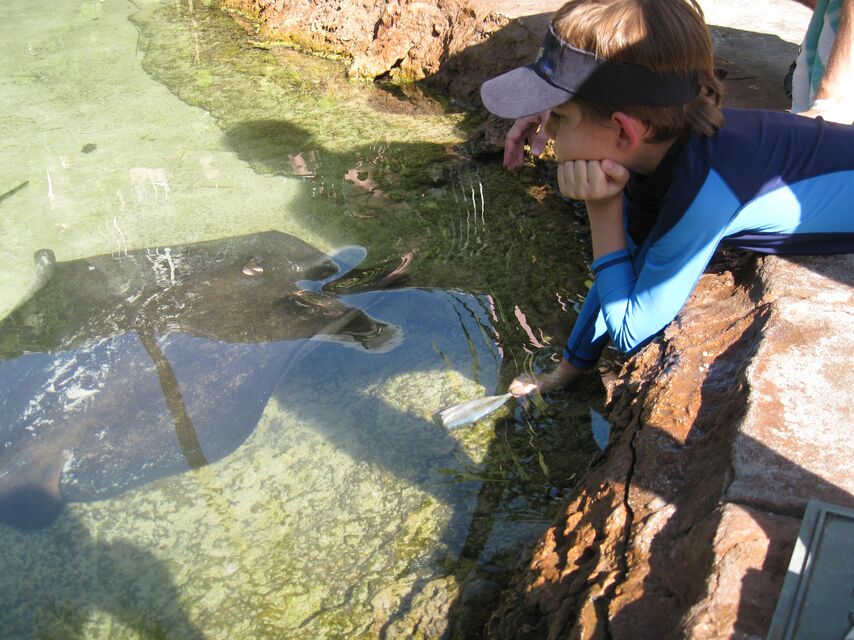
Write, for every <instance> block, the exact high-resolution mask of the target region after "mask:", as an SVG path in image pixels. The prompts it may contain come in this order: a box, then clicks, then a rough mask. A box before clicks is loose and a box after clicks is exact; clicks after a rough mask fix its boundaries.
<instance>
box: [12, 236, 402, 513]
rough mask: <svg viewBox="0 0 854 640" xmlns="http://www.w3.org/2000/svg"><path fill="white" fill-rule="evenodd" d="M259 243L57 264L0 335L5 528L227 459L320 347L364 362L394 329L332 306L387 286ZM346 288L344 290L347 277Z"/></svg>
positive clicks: (383, 277)
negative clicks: (348, 352) (345, 296)
mask: <svg viewBox="0 0 854 640" xmlns="http://www.w3.org/2000/svg"><path fill="white" fill-rule="evenodd" d="M365 254H366V252H365V250H364V249H362V248H360V247H348V248H346V249H345V250H343V251H341V252H340V253H339V254H337V255H336V256H335V257H332V256H327V255H325V254H323V253H322V252H320V251H318V250H316V249H314V248H312V247H311V246H310V245H308V244H306V243H305V242H303V241H301V240H299V239H298V238H296V237H294V236H290V235H288V234H285V233H280V232H272V231H271V232H266V233H258V234H253V235H247V236H239V237H233V238H226V239H223V240H214V241H208V242H200V243H193V244H186V245H181V246H172V247H168V248H167V247H162V248H156V249H141V250H137V251H133V252H129V253H126V254H124V253H123V254H121V255H118V256H116V255H102V256H95V257H90V258H85V259H80V260H73V261H68V262H56V261H55V259H54V258H53V254H52V253H51V252H49V251H46V250H43V251H40V252H37V253H36V256H35V261H36V265H37V272H38V276H37V278H36V285H34V287H33V289H34V290H32V291H31V297H29V299H27V300H26V301H25V302H24V303H23V304H21V305H20V306H19V307H18V308H16V309H15V310H14V311H13V312H12V313H11V314H9V315H8V316H7V317H6V318H5V319H4V320H3V321H2V322H0V389H2V390H3V393H2V396H0V522H3V523H5V524H8V525H10V526H13V527H17V528H22V529H37V528H41V527H44V526H47V525H49V524H50V523H51V522H52V521H53V520H54V519H55V518H56V517H57V516H58V515H59V513H60V512H61V510H62V508H63V505H64V504H65V502H68V501H92V500H100V499H104V498H109V497H111V496H115V495H119V494H120V493H122V492H124V491H127V490H129V489H131V488H134V487H137V486H140V485H142V484H145V483H147V482H150V481H152V480H154V479H157V478H160V477H163V476H167V475H173V474H176V473H181V472H183V471H186V470H188V469H193V468H198V467H200V466H203V465H205V464H208V463H209V462H213V461H215V460H218V459H220V458H222V457H224V456H226V455H228V454H229V453H230V452H232V451H234V450H235V449H236V448H237V447H238V446H240V444H241V443H243V442H244V440H245V439H246V438H247V437H248V436H249V434H250V433H251V432H252V430H253V429H254V428H255V426H256V424H257V422H258V420H259V418H260V416H261V413H262V412H263V409H264V407H265V406H266V404H267V402H268V400H269V398H270V395H271V393H272V392H273V389H274V387H275V385H276V384H277V383H278V381H279V380H280V379H281V377H282V375H283V374H284V373H285V372H286V371H287V369H288V367H289V366H290V365H292V364H293V363H294V362H295V361H296V360H298V359H301V358H303V357H304V356H305V354H306V353H307V351H308V350H309V349H310V348H311V345H312V344H315V341H317V340H324V341H334V342H336V343H339V344H341V345H344V346H347V347H350V348H354V349H359V350H363V351H366V352H377V353H381V352H387V351H388V350H390V349H392V348H394V347H395V346H397V345H398V344H400V342H401V340H402V330H401V328H400V327H397V326H394V325H391V324H388V323H384V322H381V321H379V320H376V319H374V318H372V317H371V316H369V315H368V314H367V313H365V311H364V310H360V309H357V308H354V307H351V306H348V305H347V304H345V303H344V302H342V301H341V300H340V299H339V298H338V294H339V293H346V292H347V291H348V287H352V288H353V289H354V290H370V289H377V288H382V287H384V286H386V285H389V284H394V283H395V282H397V281H398V280H399V279H400V278H402V277H403V276H404V275H405V272H406V267H407V266H408V261H409V259H410V258H409V257H407V258H405V259H404V261H403V263H402V264H391V265H390V266H388V267H384V266H382V265H381V266H380V267H374V268H371V269H366V270H361V271H360V270H358V269H356V268H355V267H356V265H357V264H358V263H359V262H360V261H361V260H362V259H363V258H364V257H365ZM344 276H347V286H343V285H342V281H341V278H343V277H344Z"/></svg>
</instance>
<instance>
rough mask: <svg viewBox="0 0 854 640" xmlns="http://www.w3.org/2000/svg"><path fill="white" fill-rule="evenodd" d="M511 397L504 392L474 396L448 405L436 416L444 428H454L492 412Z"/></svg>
mask: <svg viewBox="0 0 854 640" xmlns="http://www.w3.org/2000/svg"><path fill="white" fill-rule="evenodd" d="M512 397H513V394H512V393H505V394H503V395H500V396H487V397H486V398H476V399H475V400H469V401H468V402H463V403H462V404H455V405H454V406H453V407H448V408H447V409H444V410H442V411H440V412H439V413H438V414H437V416H438V418H439V420H440V421H441V423H442V426H444V427H445V428H446V429H456V428H457V427H462V426H464V425H467V424H469V423H471V422H474V421H475V420H479V419H480V418H482V417H483V416H485V415H487V414H490V413H492V412H493V411H495V410H496V409H498V408H499V407H500V406H502V405H503V404H504V403H505V402H507V400H509V399H510V398H512Z"/></svg>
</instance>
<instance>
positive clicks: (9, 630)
mask: <svg viewBox="0 0 854 640" xmlns="http://www.w3.org/2000/svg"><path fill="white" fill-rule="evenodd" d="M24 536H26V537H32V538H35V540H32V541H31V543H32V542H34V543H35V544H30V545H28V546H30V551H29V553H27V554H19V555H15V554H14V551H15V550H17V549H21V548H23V545H21V544H20V542H21V541H20V540H18V538H21V537H24ZM3 539H4V546H5V548H6V551H5V552H4V555H5V557H4V560H3V562H4V568H3V571H4V572H7V573H9V574H11V575H15V576H16V580H15V581H14V588H13V590H10V591H5V590H4V591H0V602H2V605H0V637H2V638H10V639H11V638H31V637H32V638H64V639H67V640H78V639H82V638H86V637H91V635H90V634H91V632H92V628H91V627H88V628H87V623H89V622H90V617H91V615H92V614H94V613H96V612H98V613H101V614H109V615H110V616H111V617H112V619H113V620H114V621H115V623H118V625H120V626H121V627H124V628H125V629H127V630H130V631H132V632H134V633H135V634H137V636H138V637H139V638H141V639H143V640H163V639H165V638H187V639H188V640H189V639H201V638H203V637H205V636H204V634H203V633H202V632H201V631H200V630H199V629H198V628H197V627H196V625H194V624H193V621H192V620H191V619H190V617H189V616H188V615H187V613H186V611H185V610H184V604H183V603H182V599H181V594H180V593H179V591H178V589H177V588H176V587H175V585H174V583H173V581H172V575H171V571H170V568H169V567H168V566H167V565H166V564H165V563H163V562H162V561H160V560H158V559H157V558H155V556H154V555H153V554H151V553H150V552H148V551H146V550H144V549H141V548H139V547H137V546H135V545H133V544H130V543H128V542H125V541H122V540H112V541H109V540H103V539H98V538H96V537H93V535H92V533H91V531H90V526H89V525H87V524H84V523H82V522H80V521H78V520H77V519H76V518H74V517H73V516H66V517H65V518H63V519H62V522H61V526H59V527H53V528H51V529H46V530H44V531H40V532H37V533H32V532H30V533H16V534H14V535H9V534H5V533H4V534H3ZM46 557H50V558H51V560H50V561H47V562H46V561H45V559H46ZM69 576H74V579H73V580H69ZM105 585H109V588H104V587H105ZM33 594H41V596H42V597H41V598H33V597H32V596H33ZM142 603H144V604H142ZM104 631H105V632H106V634H107V636H109V635H111V630H109V629H104ZM114 631H115V629H112V632H114Z"/></svg>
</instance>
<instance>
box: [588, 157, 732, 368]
mask: <svg viewBox="0 0 854 640" xmlns="http://www.w3.org/2000/svg"><path fill="white" fill-rule="evenodd" d="M670 204H673V205H674V206H678V203H670ZM739 206H740V202H739V200H738V199H737V198H736V197H735V195H734V194H733V193H732V192H731V190H730V189H729V188H728V186H727V185H726V183H724V181H723V180H722V179H721V178H720V177H719V176H718V175H717V174H716V173H715V172H710V173H709V174H708V176H707V178H706V181H705V182H704V183H703V185H702V187H701V188H700V190H699V192H698V193H697V194H696V196H695V197H694V198H693V201H692V202H691V203H690V204H689V205H688V207H687V208H686V209H684V213H683V214H682V215H681V216H679V218H678V221H677V222H676V223H675V224H674V225H673V226H672V227H671V228H670V229H669V230H667V231H666V232H665V233H663V234H662V235H656V234H653V235H652V236H651V237H650V241H649V242H648V243H647V244H646V245H645V246H644V247H643V248H642V249H641V251H640V252H639V253H638V254H637V255H636V256H635V258H634V260H632V257H631V256H630V255H629V252H628V251H616V252H614V253H610V254H608V255H605V256H602V257H601V258H599V259H598V260H596V261H595V262H594V263H593V264H592V265H591V267H592V270H593V273H594V274H595V276H596V283H597V291H598V295H599V304H600V306H601V308H602V314H603V317H604V322H605V325H606V327H607V331H608V334H609V335H610V337H611V340H612V342H613V344H614V346H616V347H617V348H618V349H619V350H620V351H623V352H629V351H632V350H633V349H636V348H637V347H639V346H641V345H642V344H644V343H645V342H646V341H648V340H649V339H650V338H651V337H652V336H654V335H655V334H657V333H658V332H659V331H661V330H662V329H663V328H664V327H665V326H667V324H668V323H669V322H670V321H671V320H673V318H675V317H676V314H677V313H678V312H679V310H680V309H681V308H682V305H684V304H685V301H686V300H687V299H688V296H689V295H690V294H691V291H692V290H693V288H694V285H695V284H696V283H697V279H698V278H699V277H700V275H702V273H703V271H704V269H705V268H706V265H707V264H708V263H709V260H711V257H712V255H713V254H714V252H715V249H716V248H717V246H718V244H719V243H720V241H721V239H722V238H723V236H724V235H725V234H726V233H727V228H728V225H729V223H730V221H731V220H732V219H733V217H734V216H735V214H736V213H737V212H738V209H739ZM663 217H664V218H665V219H666V218H667V217H668V216H667V212H666V211H665V212H663ZM633 262H634V264H633Z"/></svg>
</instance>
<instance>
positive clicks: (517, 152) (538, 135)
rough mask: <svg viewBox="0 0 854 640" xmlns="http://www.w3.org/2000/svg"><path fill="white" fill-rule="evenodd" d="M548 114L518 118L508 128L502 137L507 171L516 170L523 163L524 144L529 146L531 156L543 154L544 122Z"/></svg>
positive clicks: (546, 138) (544, 112) (545, 139)
mask: <svg viewBox="0 0 854 640" xmlns="http://www.w3.org/2000/svg"><path fill="white" fill-rule="evenodd" d="M548 119H549V112H548V111H543V112H542V113H535V114H534V115H532V116H525V117H524V118H519V119H517V120H516V122H514V123H513V126H512V127H510V131H508V132H507V135H506V136H505V137H504V166H505V167H507V168H508V169H518V168H519V167H521V166H522V165H523V164H524V163H525V143H527V144H529V145H530V146H531V154H532V155H534V156H538V155H540V154H541V153H542V152H543V149H545V147H546V142H548V139H549V138H548V136H547V135H546V121H547V120H548Z"/></svg>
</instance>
